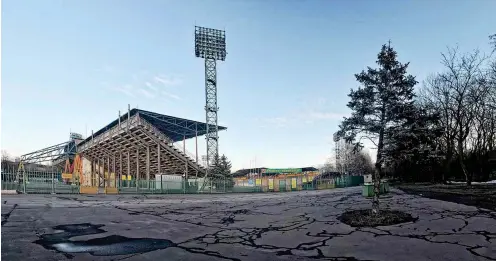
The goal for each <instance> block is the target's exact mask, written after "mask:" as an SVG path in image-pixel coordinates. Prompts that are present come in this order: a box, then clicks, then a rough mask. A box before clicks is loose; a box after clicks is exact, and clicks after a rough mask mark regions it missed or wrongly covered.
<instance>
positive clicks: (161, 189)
mask: <svg viewBox="0 0 496 261" xmlns="http://www.w3.org/2000/svg"><path fill="white" fill-rule="evenodd" d="M163 193H164V190H163V188H162V174H160V194H163Z"/></svg>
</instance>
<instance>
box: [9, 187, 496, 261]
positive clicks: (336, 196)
mask: <svg viewBox="0 0 496 261" xmlns="http://www.w3.org/2000/svg"><path fill="white" fill-rule="evenodd" d="M360 192H361V188H359V187H356V188H345V189H333V190H321V191H301V192H290V193H265V194H225V195H221V194H218V195H150V196H134V195H113V196H111V195H108V196H106V195H93V196H83V195H3V196H2V232H1V235H2V238H1V240H2V243H1V246H2V260H46V261H48V260H214V261H215V260H256V261H262V260H271V261H276V260H315V259H325V260H401V261H406V260H415V261H418V260H436V261H437V260H496V212H492V211H489V210H485V209H481V208H477V207H471V206H466V205H461V204H456V203H450V202H445V201H439V200H434V199H427V198H422V197H419V196H412V195H408V194H404V193H402V192H400V191H397V190H394V189H393V191H392V193H391V194H390V195H388V196H386V197H385V198H383V199H382V204H381V207H383V208H391V209H397V210H403V211H406V212H408V213H410V214H412V215H413V216H414V217H418V219H417V220H416V221H414V222H410V223H404V224H399V225H394V226H383V227H376V228H353V227H350V226H348V225H345V224H343V223H341V222H339V221H338V220H337V216H339V214H341V213H342V212H343V211H344V210H346V209H360V208H369V207H370V205H371V203H370V200H369V199H365V198H363V197H362V196H361V194H360Z"/></svg>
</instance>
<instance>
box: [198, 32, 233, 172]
mask: <svg viewBox="0 0 496 261" xmlns="http://www.w3.org/2000/svg"><path fill="white" fill-rule="evenodd" d="M226 54H227V52H226V32H225V31H223V30H217V29H211V28H205V27H200V26H195V55H196V57H200V58H203V59H205V100H206V104H205V115H206V123H207V134H206V140H207V174H208V167H209V166H210V163H211V162H212V159H213V157H214V156H215V155H217V154H218V151H219V135H218V131H219V130H218V125H217V111H218V110H219V107H217V60H220V61H224V60H225V59H226ZM211 128H214V130H213V131H212V130H211Z"/></svg>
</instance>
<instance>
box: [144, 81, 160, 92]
mask: <svg viewBox="0 0 496 261" xmlns="http://www.w3.org/2000/svg"><path fill="white" fill-rule="evenodd" d="M145 85H146V86H147V87H148V88H150V89H152V90H153V91H158V88H157V87H156V86H154V85H152V84H151V83H150V82H145Z"/></svg>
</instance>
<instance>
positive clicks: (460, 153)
mask: <svg viewBox="0 0 496 261" xmlns="http://www.w3.org/2000/svg"><path fill="white" fill-rule="evenodd" d="M458 160H459V161H460V167H461V168H462V171H463V175H465V181H466V182H467V186H470V185H472V177H471V175H469V173H468V171H467V167H466V166H465V162H463V160H464V157H463V142H462V141H461V140H458Z"/></svg>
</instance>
